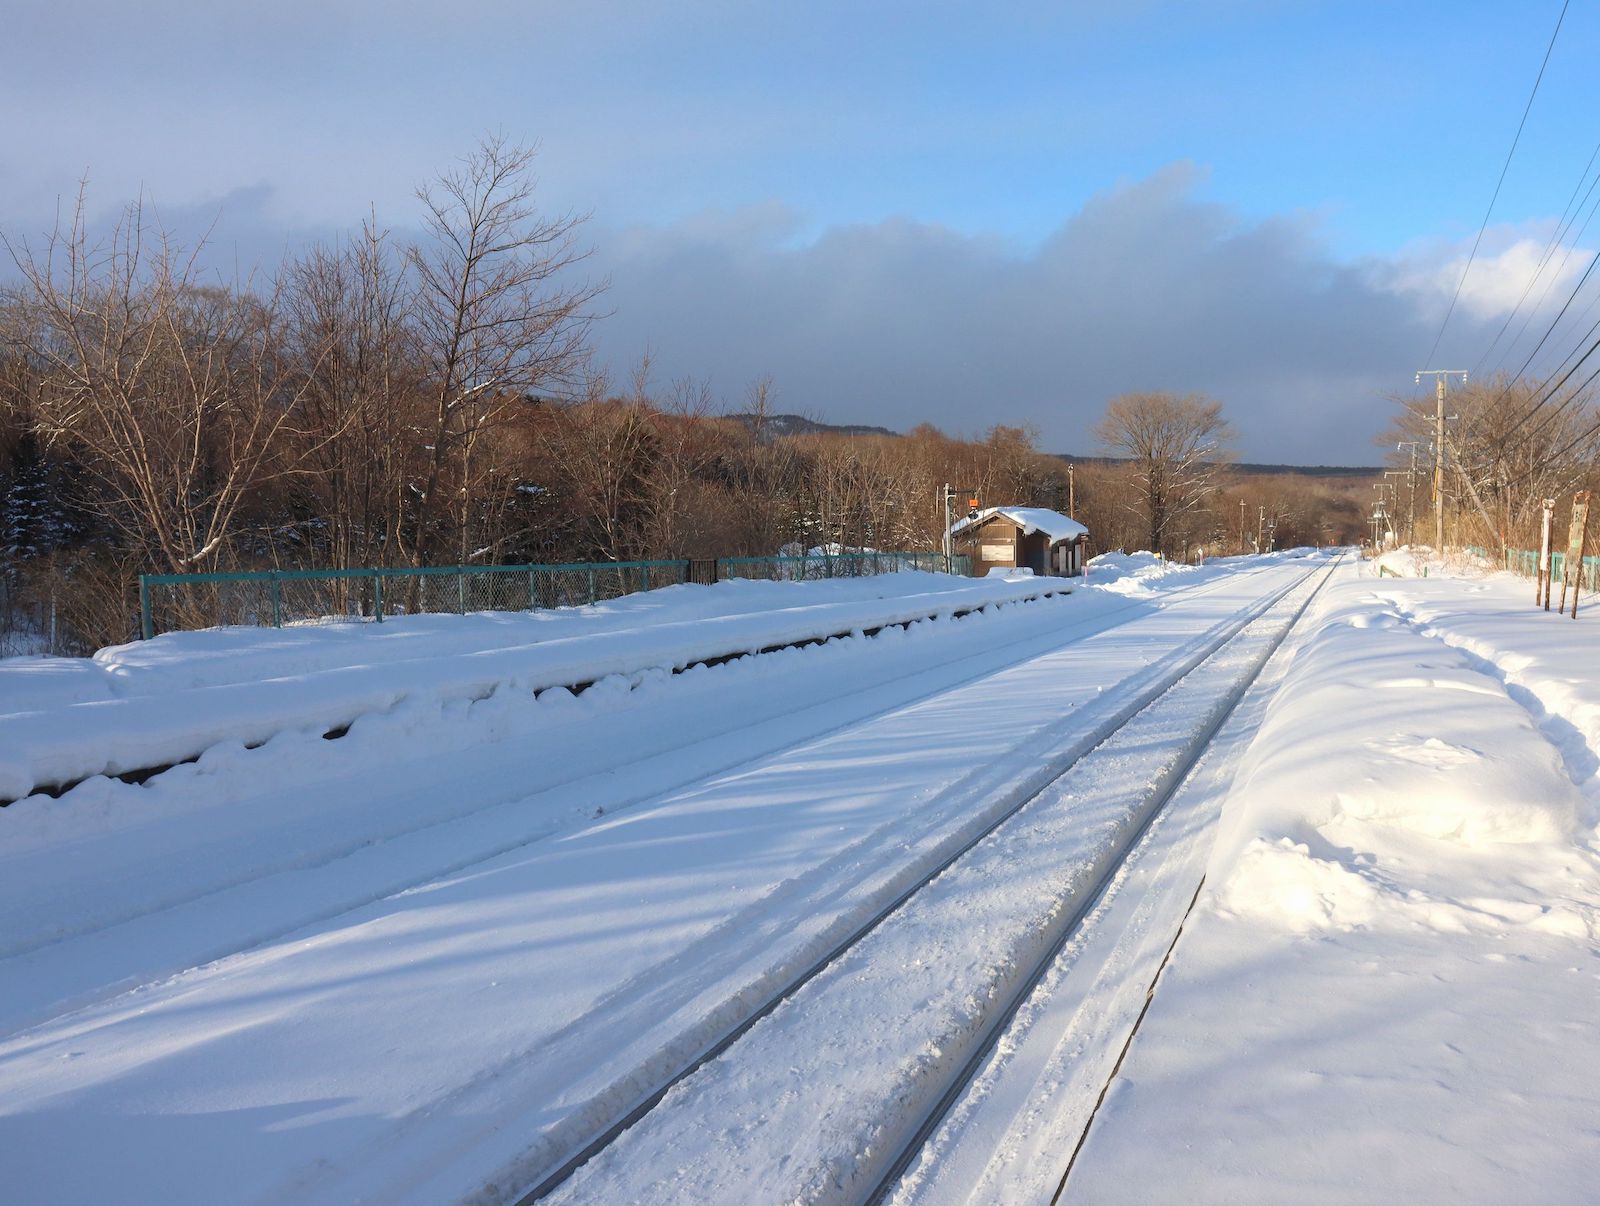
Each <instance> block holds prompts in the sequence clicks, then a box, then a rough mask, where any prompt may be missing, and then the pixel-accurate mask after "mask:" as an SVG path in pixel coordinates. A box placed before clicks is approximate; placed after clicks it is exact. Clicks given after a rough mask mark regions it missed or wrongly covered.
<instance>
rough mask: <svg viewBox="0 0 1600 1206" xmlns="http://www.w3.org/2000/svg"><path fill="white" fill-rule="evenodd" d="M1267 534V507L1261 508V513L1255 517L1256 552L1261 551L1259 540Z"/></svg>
mask: <svg viewBox="0 0 1600 1206" xmlns="http://www.w3.org/2000/svg"><path fill="white" fill-rule="evenodd" d="M1266 535H1267V509H1266V508H1265V507H1262V508H1261V514H1260V515H1258V516H1257V517H1256V552H1258V553H1259V552H1260V551H1261V542H1262V541H1263V540H1264V539H1266Z"/></svg>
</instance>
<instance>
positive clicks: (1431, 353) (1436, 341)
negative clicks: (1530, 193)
mask: <svg viewBox="0 0 1600 1206" xmlns="http://www.w3.org/2000/svg"><path fill="white" fill-rule="evenodd" d="M1570 3H1572V0H1562V3H1561V14H1560V15H1559V16H1558V17H1556V27H1555V29H1554V30H1553V31H1552V32H1551V34H1550V44H1549V45H1548V46H1546V47H1545V49H1544V59H1543V61H1542V62H1540V64H1539V74H1538V75H1537V76H1535V77H1534V81H1533V91H1532V92H1530V93H1528V103H1527V104H1526V105H1524V106H1523V108H1522V120H1521V121H1519V122H1518V123H1517V133H1516V136H1515V137H1514V138H1512V140H1511V149H1510V150H1509V151H1507V152H1506V161H1505V163H1504V164H1502V165H1501V167H1500V179H1499V180H1497V181H1495V186H1494V195H1493V196H1491V197H1490V198H1489V208H1488V209H1486V210H1484V211H1483V221H1482V223H1480V224H1479V226H1478V237H1477V238H1476V239H1474V240H1473V241H1472V252H1471V254H1470V255H1468V256H1467V266H1466V267H1465V268H1463V269H1462V270H1461V279H1460V280H1458V281H1457V282H1456V291H1455V294H1454V295H1453V296H1452V297H1451V298H1450V306H1449V308H1448V309H1446V310H1445V312H1444V321H1443V322H1441V323H1440V324H1439V333H1438V334H1437V335H1435V336H1434V337H1433V347H1432V348H1430V349H1429V351H1428V355H1427V358H1426V359H1425V360H1424V363H1425V364H1432V363H1433V357H1434V354H1435V353H1436V352H1438V350H1439V341H1440V340H1442V339H1443V338H1444V332H1445V328H1446V327H1448V326H1449V325H1450V316H1451V315H1452V314H1454V313H1455V311H1456V302H1458V301H1460V300H1461V287H1462V286H1463V285H1465V284H1466V283H1467V274H1468V273H1469V272H1471V271H1472V262H1473V261H1474V260H1475V259H1477V258H1478V246H1479V244H1481V243H1482V242H1483V232H1484V231H1486V230H1487V229H1488V228H1489V217H1490V215H1491V214H1493V213H1494V206H1495V202H1497V201H1498V200H1499V199H1500V189H1501V187H1502V186H1503V185H1504V184H1505V182H1506V173H1507V172H1508V171H1510V170H1511V160H1512V157H1513V156H1515V155H1516V153H1517V144H1518V143H1519V142H1521V141H1522V130H1523V127H1524V126H1526V125H1527V124H1528V114H1529V113H1530V112H1531V111H1532V109H1533V98H1534V97H1536V96H1538V95H1539V84H1540V83H1541V82H1542V81H1543V80H1544V69H1545V67H1546V66H1548V65H1549V63H1550V52H1551V51H1552V50H1554V49H1555V48H1556V36H1557V35H1558V34H1559V33H1560V32H1561V23H1562V22H1563V21H1565V20H1566V18H1567V5H1568V4H1570Z"/></svg>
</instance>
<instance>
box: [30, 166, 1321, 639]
mask: <svg viewBox="0 0 1600 1206" xmlns="http://www.w3.org/2000/svg"><path fill="white" fill-rule="evenodd" d="M531 166H532V155H531V152H530V151H529V150H528V149H526V148H523V147H519V146H516V145H513V144H510V143H508V142H505V141H504V140H499V139H491V140H488V141H486V142H484V143H483V144H481V145H480V146H479V147H478V148H477V149H476V151H475V152H474V153H472V154H471V155H469V156H467V157H466V158H465V159H464V160H463V161H462V162H461V163H460V164H459V165H458V166H457V167H455V168H453V169H450V170H448V171H445V172H442V173H440V174H439V175H438V176H437V177H436V178H435V179H433V180H432V181H431V182H430V183H429V184H427V185H426V186H424V187H423V188H421V189H419V191H418V194H417V199H418V204H419V209H420V226H421V232H422V233H421V236H420V237H419V238H417V239H415V240H412V241H409V242H407V241H401V240H398V239H396V238H395V237H394V236H393V235H392V234H391V233H390V232H387V231H384V230H382V229H379V228H378V227H377V226H376V225H374V224H372V223H368V224H366V225H364V226H363V227H362V229H361V230H360V231H358V232H356V233H354V234H353V235H351V236H350V237H348V238H345V239H343V240H341V241H338V242H336V243H334V244H331V245H325V246H318V247H313V248H311V249H309V250H307V251H305V252H304V253H302V254H300V255H298V256H295V257H293V258H291V259H289V260H288V261H287V262H286V263H285V264H283V265H282V266H281V268H280V269H279V270H278V271H277V272H276V273H275V274H274V275H273V276H272V277H271V278H270V279H266V280H261V281H257V280H247V281H243V282H232V283H220V282H218V281H216V280H213V279H211V278H210V277H209V276H208V275H207V274H206V273H205V272H204V271H203V270H202V267H201V250H200V249H193V248H191V249H188V250H184V249H181V248H179V247H177V246H175V245H174V244H173V243H172V242H171V241H170V240H168V239H167V238H165V237H164V235H163V233H162V232H161V231H160V230H159V229H157V228H156V227H155V226H154V224H153V223H151V222H150V221H149V220H147V218H146V215H145V214H144V212H143V211H142V209H141V208H140V207H139V206H133V207H130V208H129V209H128V210H127V211H126V212H125V213H124V214H123V217H122V220H121V222H120V223H119V224H118V225H117V226H116V227H115V229H114V230H113V231H112V232H111V233H110V234H109V235H107V236H105V237H103V238H96V237H92V236H91V234H90V232H89V226H88V223H87V221H86V219H85V207H84V205H83V203H82V198H81V196H80V201H79V205H78V207H77V209H76V212H75V214H74V216H73V218H72V219H71V220H70V221H69V222H67V223H66V224H65V225H64V226H63V227H62V228H58V229H57V230H56V231H54V232H53V233H52V234H50V235H49V236H48V237H46V238H45V240H44V241H43V242H40V243H33V242H30V241H28V240H26V239H16V238H12V237H10V236H9V235H0V238H4V242H5V248H6V250H7V251H8V252H9V253H10V257H11V260H12V263H13V266H14V269H15V271H14V277H15V279H16V282H17V283H16V284H14V285H13V286H11V287H10V288H8V289H6V290H5V292H4V293H3V295H0V490H3V491H4V494H3V497H4V503H5V506H4V514H3V516H0V604H3V607H0V628H9V629H11V630H12V631H13V632H14V633H15V632H20V631H24V630H27V631H31V632H33V633H35V634H37V633H39V632H40V631H42V630H43V629H44V628H45V627H46V626H47V625H48V626H49V627H50V628H52V629H53V630H54V633H55V639H54V641H53V642H52V643H53V644H54V645H55V646H56V647H57V648H73V649H90V648H94V647H96V646H99V645H102V644H105V643H110V642H114V641H120V640H125V639H129V638H131V637H132V636H133V635H134V629H133V626H134V622H135V617H136V614H137V608H136V602H135V594H134V583H135V581H136V578H137V575H138V574H139V573H150V572H169V573H182V572H204V571H216V570H230V569H259V568H352V567H362V566H384V567H403V566H423V565H439V564H467V565H471V564H525V563H534V562H543V563H551V562H562V561H597V560H599V561H603V560H617V561H626V560H639V559H649V558H681V557H720V556H735V555H743V554H772V553H777V552H779V551H780V550H783V549H791V550H792V549H794V548H802V549H804V548H812V547H818V546H838V547H845V548H879V549H904V550H925V549H936V548H938V547H939V544H940V540H941V536H942V531H943V507H942V502H941V497H940V490H941V487H942V486H943V485H944V483H946V482H949V483H952V484H954V485H957V486H958V487H960V488H961V489H963V490H970V491H972V492H973V493H974V494H975V495H976V496H978V497H979V498H980V499H981V500H982V501H983V502H984V503H985V504H986V505H987V504H990V503H996V504H1007V503H1009V504H1016V505H1034V506H1048V507H1052V508H1054V509H1057V510H1067V509H1068V508H1069V507H1072V508H1075V510H1076V513H1077V516H1078V518H1080V519H1081V520H1083V521H1084V522H1086V523H1087V524H1088V526H1089V527H1090V529H1091V532H1092V533H1093V538H1094V540H1095V543H1096V546H1097V547H1098V548H1117V547H1124V548H1129V549H1134V548H1149V549H1154V550H1157V551H1160V552H1162V553H1164V554H1166V555H1168V556H1177V557H1190V556H1193V555H1197V554H1198V551H1199V550H1200V549H1202V548H1209V549H1211V550H1212V551H1217V552H1237V551H1241V550H1248V549H1250V548H1253V547H1258V546H1259V547H1265V545H1264V543H1263V541H1264V539H1265V533H1266V532H1267V531H1268V528H1269V524H1268V521H1267V512H1268V510H1269V509H1270V510H1271V512H1272V522H1271V524H1270V528H1271V530H1272V532H1273V533H1274V539H1275V543H1276V544H1277V545H1278V546H1279V547H1281V546H1283V545H1284V544H1286V543H1314V542H1320V541H1321V540H1323V539H1324V538H1327V539H1332V538H1335V537H1336V536H1337V537H1338V538H1346V537H1348V535H1349V534H1350V533H1349V532H1348V531H1347V530H1346V528H1348V527H1349V526H1350V525H1349V523H1348V522H1347V521H1348V520H1350V519H1351V516H1349V515H1346V516H1344V517H1343V518H1342V519H1339V518H1338V517H1337V515H1336V514H1335V513H1336V512H1338V511H1339V510H1340V507H1341V506H1342V504H1339V505H1335V501H1334V500H1333V498H1332V496H1331V495H1330V496H1329V498H1328V499H1325V500H1323V502H1322V503H1318V502H1317V500H1316V499H1315V498H1314V497H1312V496H1310V495H1308V493H1307V487H1305V486H1302V485H1294V486H1288V487H1285V486H1283V485H1282V484H1281V483H1280V484H1279V486H1277V487H1274V485H1273V484H1272V483H1269V482H1264V481H1255V482H1249V481H1242V480H1232V479H1230V478H1229V476H1228V474H1227V469H1226V466H1227V461H1228V449H1227V444H1228V439H1229V436H1230V434H1231V433H1230V430H1229V428H1228V425H1227V423H1226V421H1225V420H1224V418H1223V416H1222V411H1221V406H1220V404H1219V403H1216V402H1214V401H1211V400H1208V399H1203V398H1195V397H1179V396H1174V395H1166V394H1141V395H1130V396H1129V397H1126V398H1122V399H1117V400H1115V401H1113V402H1112V404H1111V405H1110V406H1109V407H1108V410H1107V412H1106V416H1105V419H1104V420H1103V422H1102V423H1101V424H1100V426H1099V427H1098V428H1097V429H1096V430H1097V435H1098V437H1099V438H1100V440H1101V442H1102V443H1103V444H1104V446H1105V447H1106V449H1107V450H1108V451H1109V452H1110V453H1112V454H1113V455H1115V456H1117V457H1119V458H1122V459H1120V460H1119V461H1118V462H1117V463H1115V464H1109V465H1107V464H1102V465H1096V466H1082V467H1078V468H1077V470H1076V472H1075V473H1074V471H1073V470H1072V469H1069V467H1068V465H1067V464H1066V463H1065V462H1064V461H1062V460H1061V459H1060V458H1058V457H1053V456H1050V455H1047V454H1045V453H1044V452H1042V451H1041V450H1040V449H1039V447H1038V441H1037V437H1036V436H1035V435H1034V434H1033V433H1032V432H1031V431H1029V430H1027V429H1025V428H1020V427H1014V426H1005V425H997V426H994V427H991V428H990V429H989V430H988V431H986V432H985V433H983V434H981V435H978V436H974V437H961V436H956V435H951V434H947V433H945V432H942V431H940V430H938V429H937V428H935V427H933V426H931V425H923V426H920V427H917V428H916V429H914V430H912V431H910V432H908V433H906V434H904V435H899V436H895V435H878V434H843V433H838V432H830V431H825V430H811V431H806V430H795V428H794V426H793V425H792V424H789V423H786V422H783V421H782V416H780V415H779V413H778V398H777V394H776V390H775V388H774V385H773V383H772V382H771V381H769V380H764V379H763V380H757V381H754V382H751V383H749V384H748V385H747V386H746V387H744V388H743V389H742V391H741V392H740V393H739V394H738V396H736V397H733V398H722V397H718V396H716V395H715V394H714V392H713V391H712V389H711V388H710V386H709V385H708V384H707V383H705V382H700V381H695V380H690V379H682V380H674V381H668V382H658V381H656V380H655V378H654V374H653V373H652V371H651V365H650V362H649V358H648V356H646V357H644V358H643V359H642V360H641V362H640V363H639V365H638V366H637V368H636V369H635V370H634V372H633V373H632V374H631V375H630V377H629V379H628V380H626V381H614V380H611V379H609V378H608V377H607V375H606V374H605V373H604V372H603V371H600V370H599V369H597V367H596V365H595V363H594V360H593V359H592V357H591V354H590V342H589V336H590V334H591V330H592V327H593V325H594V324H595V323H596V322H597V321H599V319H600V317H601V308H600V307H601V303H602V300H603V290H604V282H603V281H593V280H590V279H588V278H587V277H586V276H585V275H584V259H585V251H584V249H583V247H582V246H581V244H580V243H579V241H578V237H579V234H580V231H581V226H582V218H581V217H580V216H578V215H572V214H565V215H557V216H550V215H547V214H543V213H541V212H540V211H539V210H538V209H537V207H536V206H535V204H534V197H533V181H532V175H531ZM1236 501H1245V502H1246V503H1247V506H1246V507H1245V508H1243V509H1240V513H1239V515H1237V516H1236V515H1235V507H1234V504H1235V502H1236ZM1245 510H1248V511H1249V513H1250V516H1252V517H1255V518H1253V519H1252V522H1251V523H1250V524H1246V523H1245V522H1244V521H1243V518H1242V517H1243V516H1244V511H1245ZM1329 516H1335V518H1336V519H1337V522H1339V523H1340V524H1343V525H1344V526H1343V527H1341V528H1340V531H1339V532H1338V533H1334V532H1333V531H1332V530H1331V529H1330V528H1329V523H1328V520H1329ZM1236 520H1238V522H1237V523H1235V521H1236ZM1319 525H1320V529H1321V530H1319ZM1247 529H1248V530H1247Z"/></svg>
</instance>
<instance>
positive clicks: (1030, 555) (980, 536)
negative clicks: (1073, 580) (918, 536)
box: [955, 515, 1085, 578]
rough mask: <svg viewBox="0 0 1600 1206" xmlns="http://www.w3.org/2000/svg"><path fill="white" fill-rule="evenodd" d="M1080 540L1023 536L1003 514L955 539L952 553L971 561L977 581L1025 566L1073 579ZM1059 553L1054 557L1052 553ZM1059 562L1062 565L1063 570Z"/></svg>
mask: <svg viewBox="0 0 1600 1206" xmlns="http://www.w3.org/2000/svg"><path fill="white" fill-rule="evenodd" d="M1084 542H1085V538H1084V537H1081V536H1080V537H1076V538H1071V539H1065V540H1059V541H1054V542H1052V541H1051V539H1050V537H1049V535H1047V534H1046V533H1044V532H1032V533H1024V532H1023V530H1022V528H1021V527H1020V526H1019V525H1018V524H1017V523H1016V522H1015V521H1014V520H1011V519H1009V518H1007V517H1006V516H1004V515H991V516H989V518H988V519H985V520H984V521H983V522H982V523H980V524H978V525H977V526H976V527H974V528H970V529H969V530H967V531H965V532H962V533H960V534H959V535H957V536H956V537H955V551H956V552H957V553H965V554H966V555H967V556H968V557H970V558H971V559H972V575H973V576H974V577H976V578H981V577H983V575H985V574H987V573H988V572H989V571H990V570H992V569H1016V568H1018V567H1019V566H1026V567H1028V568H1030V569H1032V570H1033V572H1034V573H1035V574H1040V575H1042V576H1049V577H1067V576H1075V575H1076V574H1078V573H1080V572H1081V570H1082V568H1083V552H1084ZM1057 549H1061V550H1063V552H1062V553H1061V554H1059V555H1058V554H1057V553H1056V550H1057ZM1062 561H1064V562H1065V566H1064V567H1063V565H1062Z"/></svg>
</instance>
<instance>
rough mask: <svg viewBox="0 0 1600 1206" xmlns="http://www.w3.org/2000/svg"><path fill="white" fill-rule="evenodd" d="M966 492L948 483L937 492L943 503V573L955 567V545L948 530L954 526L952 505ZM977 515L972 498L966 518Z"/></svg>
mask: <svg viewBox="0 0 1600 1206" xmlns="http://www.w3.org/2000/svg"><path fill="white" fill-rule="evenodd" d="M967 493H968V491H966V490H957V489H956V488H955V487H954V486H952V485H951V484H950V483H949V482H946V483H945V484H944V489H943V490H941V491H940V492H939V496H940V498H941V499H942V500H943V502H944V572H945V573H947V574H948V573H952V572H953V569H954V566H955V545H954V539H953V537H952V536H951V534H950V529H951V528H953V527H954V526H955V522H956V518H955V507H954V506H953V505H952V504H953V503H954V502H955V500H956V498H957V497H959V496H960V495H963V494H967ZM977 513H978V500H977V499H976V498H973V499H972V500H971V502H970V503H969V505H968V507H967V518H968V519H971V518H973V517H975V516H976V515H977Z"/></svg>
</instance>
